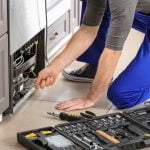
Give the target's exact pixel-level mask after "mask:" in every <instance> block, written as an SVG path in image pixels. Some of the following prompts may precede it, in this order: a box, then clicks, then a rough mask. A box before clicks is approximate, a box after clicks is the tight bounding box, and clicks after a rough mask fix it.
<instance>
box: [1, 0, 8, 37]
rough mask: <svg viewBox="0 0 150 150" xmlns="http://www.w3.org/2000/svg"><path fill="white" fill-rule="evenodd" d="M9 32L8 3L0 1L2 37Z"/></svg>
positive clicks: (3, 0)
mask: <svg viewBox="0 0 150 150" xmlns="http://www.w3.org/2000/svg"><path fill="white" fill-rule="evenodd" d="M6 32H7V1H6V0H0V37H1V36H2V35H3V34H4V33H6Z"/></svg>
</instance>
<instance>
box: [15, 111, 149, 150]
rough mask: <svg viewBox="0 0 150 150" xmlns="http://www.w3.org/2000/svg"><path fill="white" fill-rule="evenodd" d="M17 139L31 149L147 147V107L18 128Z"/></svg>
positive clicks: (108, 149)
mask: <svg viewBox="0 0 150 150" xmlns="http://www.w3.org/2000/svg"><path fill="white" fill-rule="evenodd" d="M17 139H18V142H19V143H20V144H22V145H23V146H24V147H26V148H27V149H31V150H136V149H141V148H145V147H150V108H142V109H137V110H132V111H125V112H123V113H113V114H107V115H103V116H94V117H93V118H90V119H82V120H79V121H73V122H69V123H65V124H60V125H57V126H55V127H46V128H41V129H35V130H31V131H26V132H20V133H18V134H17Z"/></svg>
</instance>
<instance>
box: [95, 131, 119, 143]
mask: <svg viewBox="0 0 150 150" xmlns="http://www.w3.org/2000/svg"><path fill="white" fill-rule="evenodd" d="M96 133H97V134H99V135H101V136H103V137H105V138H106V139H108V140H110V141H111V142H113V143H115V144H118V143H120V141H119V140H117V139H116V138H114V137H112V136H110V135H109V134H107V133H106V132H104V131H102V130H96Z"/></svg>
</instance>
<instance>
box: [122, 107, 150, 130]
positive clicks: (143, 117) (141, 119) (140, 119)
mask: <svg viewBox="0 0 150 150" xmlns="http://www.w3.org/2000/svg"><path fill="white" fill-rule="evenodd" d="M123 114H124V115H125V116H127V117H129V118H131V119H132V120H134V121H136V122H137V123H140V124H142V125H143V126H145V127H146V128H148V129H149V130H150V107H146V108H141V109H135V110H128V111H125V112H123Z"/></svg>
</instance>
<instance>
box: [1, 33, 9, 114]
mask: <svg viewBox="0 0 150 150" xmlns="http://www.w3.org/2000/svg"><path fill="white" fill-rule="evenodd" d="M8 85H9V78H8V37H7V34H5V35H4V36H2V37H1V38H0V114H2V113H3V112H4V111H5V110H6V109H7V108H8V106H9V86H8Z"/></svg>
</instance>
